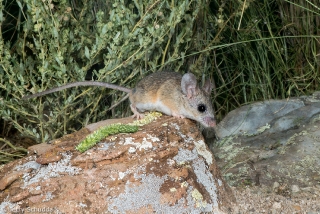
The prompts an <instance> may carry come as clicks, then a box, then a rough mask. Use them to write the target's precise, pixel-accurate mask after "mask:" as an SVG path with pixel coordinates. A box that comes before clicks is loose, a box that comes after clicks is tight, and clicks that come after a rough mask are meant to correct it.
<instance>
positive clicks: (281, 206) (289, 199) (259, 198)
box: [232, 186, 320, 214]
mask: <svg viewBox="0 0 320 214" xmlns="http://www.w3.org/2000/svg"><path fill="white" fill-rule="evenodd" d="M271 189H272V188H270V187H266V186H262V187H237V188H235V187H233V188H232V190H233V193H234V195H235V197H236V199H237V202H238V207H237V208H236V209H235V212H234V213H238V214H240V213H241V214H242V213H243V214H244V213H245V214H250V213H254V214H256V213H268V214H269V213H270V214H275V213H283V214H287V213H290V214H291V213H297V214H300V213H301V214H316V213H320V188H307V189H302V190H299V192H297V193H292V194H291V195H290V196H283V195H279V194H277V193H276V192H274V191H272V190H271Z"/></svg>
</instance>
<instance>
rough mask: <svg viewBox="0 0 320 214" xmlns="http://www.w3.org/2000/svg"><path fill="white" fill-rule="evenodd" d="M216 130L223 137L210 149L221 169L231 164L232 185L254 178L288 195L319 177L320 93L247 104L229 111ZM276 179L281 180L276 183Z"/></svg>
mask: <svg viewBox="0 0 320 214" xmlns="http://www.w3.org/2000/svg"><path fill="white" fill-rule="evenodd" d="M316 95H317V94H316ZM215 131H216V133H217V135H218V136H219V137H222V138H221V139H219V141H217V142H216V143H215V144H212V150H213V151H214V154H215V157H216V160H217V163H218V165H219V167H220V169H227V173H226V174H224V175H225V176H227V177H226V180H227V181H228V183H229V185H234V186H237V185H239V186H241V185H243V181H251V183H254V184H255V185H265V186H269V187H270V191H272V188H273V191H274V192H276V193H277V194H281V195H283V196H289V195H290V194H291V193H293V191H295V190H297V189H296V188H294V189H292V188H291V187H292V185H293V184H294V185H297V186H298V187H299V188H301V187H302V188H303V187H310V186H315V185H317V184H318V183H319V177H320V143H319V139H320V99H318V96H310V97H301V98H294V99H286V100H270V101H265V102H257V103H253V104H250V105H248V106H243V107H241V108H239V109H235V110H234V111H232V112H230V113H229V114H228V115H227V116H226V117H225V118H224V119H223V121H222V122H221V123H219V124H218V126H217V128H216V130H215ZM223 173H224V171H223ZM275 182H279V183H281V185H280V186H278V187H277V188H274V186H273V185H274V184H275ZM275 190H276V191H275ZM292 190H293V191H292Z"/></svg>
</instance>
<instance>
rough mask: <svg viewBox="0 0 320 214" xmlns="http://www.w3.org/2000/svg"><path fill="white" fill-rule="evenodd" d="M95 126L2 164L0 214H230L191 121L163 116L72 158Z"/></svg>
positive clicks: (229, 200)
mask: <svg viewBox="0 0 320 214" xmlns="http://www.w3.org/2000/svg"><path fill="white" fill-rule="evenodd" d="M127 121H130V119H123V120H120V121H119V120H116V121H115V120H113V121H111V123H114V122H127ZM107 123H110V121H107ZM101 125H105V124H104V123H99V124H94V125H90V126H88V127H87V128H84V129H82V130H80V131H79V132H76V133H74V134H71V135H67V136H65V137H63V138H61V139H59V140H56V141H54V142H52V143H51V144H39V145H36V146H33V147H31V148H29V151H30V153H29V156H28V157H25V158H22V159H20V160H17V161H14V162H12V163H9V164H7V165H5V167H4V168H2V169H1V171H0V190H2V191H1V192H0V201H1V202H2V203H1V204H0V213H4V212H7V213H15V212H18V213H19V212H20V211H25V212H28V213H39V212H51V211H52V212H53V211H54V212H56V213H204V212H211V213H221V212H232V209H233V205H234V202H235V199H234V197H233V194H232V192H231V190H230V188H229V187H228V186H227V185H226V184H225V182H224V181H223V179H222V178H221V174H220V172H219V170H218V168H217V166H216V163H215V159H214V157H213V155H212V153H211V152H210V151H209V149H208V147H207V146H206V144H205V143H204V139H203V137H202V135H201V133H200V132H199V130H198V128H197V127H196V125H195V124H194V123H193V122H192V121H190V120H187V119H184V120H182V119H180V120H178V119H175V118H172V117H167V116H163V117H162V118H161V119H158V120H157V121H156V122H152V123H150V124H148V125H145V126H144V127H142V128H141V130H140V131H138V132H136V133H134V134H118V135H114V136H109V137H107V138H106V139H104V140H103V142H100V143H99V144H98V145H96V146H95V147H93V148H92V149H90V150H88V151H86V152H84V153H82V154H81V153H79V152H77V151H75V149H74V148H75V146H76V145H77V144H78V143H79V141H80V140H81V139H83V138H84V136H86V135H88V134H89V133H90V132H92V131H93V130H95V129H97V128H98V127H99V126H101Z"/></svg>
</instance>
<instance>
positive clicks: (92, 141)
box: [76, 123, 138, 152]
mask: <svg viewBox="0 0 320 214" xmlns="http://www.w3.org/2000/svg"><path fill="white" fill-rule="evenodd" d="M136 131H138V126H134V125H126V124H121V123H116V124H111V125H108V126H104V127H102V128H100V129H98V130H96V131H95V132H93V133H92V134H89V135H88V136H87V137H86V138H85V139H84V140H82V141H81V142H80V144H79V145H78V146H76V149H77V150H78V151H79V152H85V151H87V150H88V149H90V148H92V147H93V146H94V145H96V144H97V143H98V142H99V141H100V140H102V139H103V138H105V137H107V136H109V135H113V134H118V133H133V132H136Z"/></svg>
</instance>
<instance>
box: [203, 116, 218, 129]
mask: <svg viewBox="0 0 320 214" xmlns="http://www.w3.org/2000/svg"><path fill="white" fill-rule="evenodd" d="M203 122H204V123H205V125H206V126H207V127H215V126H216V120H215V119H214V118H213V117H205V118H204V120H203Z"/></svg>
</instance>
